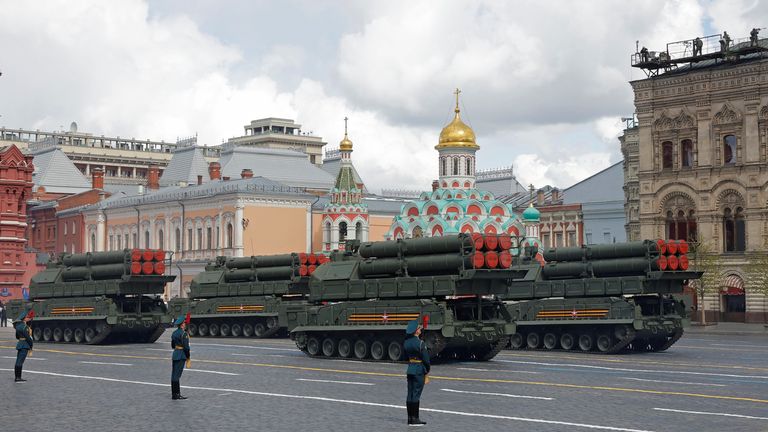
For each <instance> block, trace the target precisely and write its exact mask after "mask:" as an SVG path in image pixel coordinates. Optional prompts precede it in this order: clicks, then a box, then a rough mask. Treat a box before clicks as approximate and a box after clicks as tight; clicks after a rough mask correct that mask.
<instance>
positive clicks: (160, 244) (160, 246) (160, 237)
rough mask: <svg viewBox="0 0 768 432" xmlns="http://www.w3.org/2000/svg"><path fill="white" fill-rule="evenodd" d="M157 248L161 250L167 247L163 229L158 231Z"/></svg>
mask: <svg viewBox="0 0 768 432" xmlns="http://www.w3.org/2000/svg"><path fill="white" fill-rule="evenodd" d="M157 248H158V249H160V250H163V249H165V242H164V239H163V230H159V231H158V232H157Z"/></svg>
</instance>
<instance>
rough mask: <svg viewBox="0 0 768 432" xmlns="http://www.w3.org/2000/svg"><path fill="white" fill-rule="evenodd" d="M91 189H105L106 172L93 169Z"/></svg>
mask: <svg viewBox="0 0 768 432" xmlns="http://www.w3.org/2000/svg"><path fill="white" fill-rule="evenodd" d="M91 188H93V189H104V170H103V169H101V168H93V169H92V170H91Z"/></svg>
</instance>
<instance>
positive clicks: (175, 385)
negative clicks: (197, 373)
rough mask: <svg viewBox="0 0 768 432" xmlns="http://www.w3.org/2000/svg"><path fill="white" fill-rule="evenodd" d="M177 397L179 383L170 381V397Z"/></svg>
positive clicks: (174, 398)
mask: <svg viewBox="0 0 768 432" xmlns="http://www.w3.org/2000/svg"><path fill="white" fill-rule="evenodd" d="M178 398H179V383H178V382H176V381H171V399H173V400H176V399H178Z"/></svg>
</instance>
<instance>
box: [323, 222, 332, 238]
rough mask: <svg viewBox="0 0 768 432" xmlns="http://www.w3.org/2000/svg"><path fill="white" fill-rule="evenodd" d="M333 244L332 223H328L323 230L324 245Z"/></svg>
mask: <svg viewBox="0 0 768 432" xmlns="http://www.w3.org/2000/svg"><path fill="white" fill-rule="evenodd" d="M330 242H331V223H330V222H326V223H325V227H324V229H323V243H330Z"/></svg>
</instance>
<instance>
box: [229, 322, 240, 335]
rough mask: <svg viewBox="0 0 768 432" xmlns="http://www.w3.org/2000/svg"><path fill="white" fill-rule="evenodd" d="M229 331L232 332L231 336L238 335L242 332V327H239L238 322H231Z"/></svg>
mask: <svg viewBox="0 0 768 432" xmlns="http://www.w3.org/2000/svg"><path fill="white" fill-rule="evenodd" d="M230 332H232V337H240V336H241V335H242V334H243V328H242V327H240V324H232V328H231V329H230Z"/></svg>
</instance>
